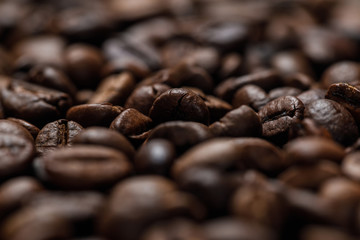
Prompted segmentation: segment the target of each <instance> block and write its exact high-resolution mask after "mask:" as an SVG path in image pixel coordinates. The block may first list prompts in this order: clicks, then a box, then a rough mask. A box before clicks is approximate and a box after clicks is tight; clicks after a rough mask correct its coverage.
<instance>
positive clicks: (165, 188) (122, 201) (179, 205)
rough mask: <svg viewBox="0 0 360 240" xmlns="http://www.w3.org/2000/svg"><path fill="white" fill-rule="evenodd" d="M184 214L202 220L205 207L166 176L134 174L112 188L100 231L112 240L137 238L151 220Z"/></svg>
mask: <svg viewBox="0 0 360 240" xmlns="http://www.w3.org/2000/svg"><path fill="white" fill-rule="evenodd" d="M144 189H151V191H144ZM184 215H185V216H186V215H187V216H189V215H190V216H191V217H194V218H195V219H199V218H202V217H203V216H204V209H203V207H202V205H201V204H200V203H198V202H197V201H196V200H195V199H194V198H193V197H192V196H191V195H187V194H185V193H183V192H180V191H178V190H177V189H176V187H175V184H174V183H173V182H171V181H169V180H167V179H166V178H163V177H159V176H143V177H133V178H131V179H129V180H125V181H123V182H120V183H118V184H117V185H116V186H115V187H114V188H113V190H112V193H111V195H110V199H109V202H108V203H107V205H106V207H105V209H104V211H103V213H102V216H101V218H100V230H101V233H102V235H104V236H106V237H108V238H110V239H119V238H120V239H124V240H135V239H138V238H139V237H140V235H141V232H142V231H143V230H144V229H145V228H146V227H148V226H149V225H150V224H151V223H154V222H155V221H157V220H160V219H163V218H166V217H170V216H173V217H176V216H184Z"/></svg>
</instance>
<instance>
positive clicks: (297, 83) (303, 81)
mask: <svg viewBox="0 0 360 240" xmlns="http://www.w3.org/2000/svg"><path fill="white" fill-rule="evenodd" d="M283 83H284V85H285V86H288V87H294V88H297V89H301V90H308V89H309V88H310V87H311V86H312V85H314V79H313V78H312V77H310V76H309V75H306V74H304V73H294V74H290V75H288V76H284V78H283Z"/></svg>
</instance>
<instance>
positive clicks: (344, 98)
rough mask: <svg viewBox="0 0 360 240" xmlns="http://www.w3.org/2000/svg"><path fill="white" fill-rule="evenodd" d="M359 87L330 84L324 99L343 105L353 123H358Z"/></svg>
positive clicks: (359, 108)
mask: <svg viewBox="0 0 360 240" xmlns="http://www.w3.org/2000/svg"><path fill="white" fill-rule="evenodd" d="M359 87H360V86H352V85H350V84H347V83H336V84H332V85H330V87H329V88H328V91H327V93H326V96H325V97H326V98H327V99H331V100H334V101H336V102H338V103H340V104H341V105H343V106H344V107H345V108H346V109H347V110H348V111H349V112H350V113H351V115H352V116H353V117H354V119H355V121H356V122H360V105H359V103H358V102H359V100H360V90H359Z"/></svg>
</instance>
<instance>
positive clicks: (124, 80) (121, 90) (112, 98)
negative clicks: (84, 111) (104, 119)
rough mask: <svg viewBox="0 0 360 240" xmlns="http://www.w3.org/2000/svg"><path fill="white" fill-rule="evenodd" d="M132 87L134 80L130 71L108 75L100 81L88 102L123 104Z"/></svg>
mask: <svg viewBox="0 0 360 240" xmlns="http://www.w3.org/2000/svg"><path fill="white" fill-rule="evenodd" d="M134 87H135V80H134V78H133V77H132V75H131V74H130V73H127V72H125V73H121V74H118V75H112V76H109V77H107V78H105V79H104V80H103V81H102V82H101V83H100V85H99V86H98V87H97V89H96V91H95V93H94V95H93V96H92V97H91V98H90V100H89V102H88V103H111V104H113V105H124V103H125V101H126V99H127V98H128V96H129V95H130V93H131V92H132V90H133V89H134Z"/></svg>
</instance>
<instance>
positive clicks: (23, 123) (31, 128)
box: [7, 118, 40, 139]
mask: <svg viewBox="0 0 360 240" xmlns="http://www.w3.org/2000/svg"><path fill="white" fill-rule="evenodd" d="M7 120H9V121H13V122H15V123H18V124H20V125H21V126H23V127H24V128H25V129H26V130H28V131H29V133H30V134H31V136H32V137H33V138H34V139H35V138H36V136H37V135H38V133H39V132H40V129H39V128H38V127H36V126H35V125H33V124H31V123H29V122H27V121H25V120H22V119H19V118H8V119H7Z"/></svg>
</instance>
